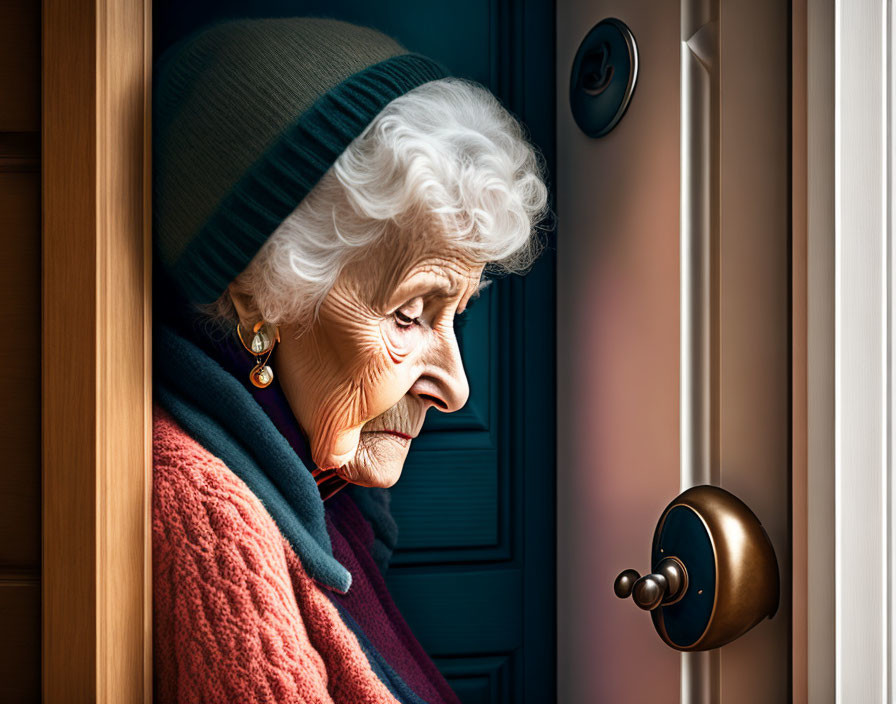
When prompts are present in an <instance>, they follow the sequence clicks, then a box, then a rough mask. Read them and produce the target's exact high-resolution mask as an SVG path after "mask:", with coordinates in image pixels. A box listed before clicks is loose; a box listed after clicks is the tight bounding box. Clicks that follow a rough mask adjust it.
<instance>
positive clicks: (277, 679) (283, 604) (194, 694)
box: [152, 409, 396, 704]
mask: <svg viewBox="0 0 896 704" xmlns="http://www.w3.org/2000/svg"><path fill="white" fill-rule="evenodd" d="M153 420H154V423H153V499H152V533H153V535H152V538H153V599H154V604H153V627H154V632H153V655H154V687H155V698H156V701H159V702H211V703H213V704H219V703H220V704H224V703H240V704H253V703H255V702H258V703H261V702H277V703H278V704H285V703H287V702H289V703H293V702H296V703H298V702H303V703H304V702H345V703H346V704H359V703H361V702H365V703H366V702H371V703H379V702H395V701H396V700H395V698H394V697H393V696H392V694H391V693H390V692H389V690H388V689H387V687H386V686H385V684H383V682H381V681H380V680H379V679H378V678H377V677H376V675H375V674H374V672H373V671H372V669H371V667H370V665H369V662H368V660H367V658H366V656H365V655H364V652H363V651H362V650H361V647H360V645H359V643H358V640H357V638H356V637H355V635H354V634H353V633H352V632H351V631H350V630H349V629H348V627H347V626H346V625H345V624H344V623H343V621H342V620H341V619H340V616H339V613H338V612H337V610H336V608H335V606H334V605H333V604H332V603H331V601H330V600H329V599H328V598H327V596H326V595H325V594H324V593H323V592H322V591H321V587H319V586H318V585H317V584H316V583H315V582H314V581H312V580H311V579H310V578H309V577H308V575H307V574H306V573H305V572H304V570H303V569H302V566H301V564H300V563H299V560H298V557H296V555H295V553H294V551H293V550H292V548H291V546H290V545H289V543H288V542H287V541H286V539H285V538H284V537H283V535H282V534H281V533H280V531H279V530H278V528H277V526H276V524H275V523H274V521H273V519H272V518H271V516H270V514H269V513H268V512H267V511H266V510H265V508H264V507H263V506H262V504H261V502H260V501H259V500H258V498H257V497H256V496H255V494H253V493H252V492H251V491H250V490H249V488H248V487H247V486H246V485H245V483H243V482H242V481H241V480H240V479H239V478H238V477H237V476H236V475H234V474H233V472H232V471H231V470H230V469H228V468H227V466H226V465H224V464H223V463H222V462H221V461H220V460H219V459H218V458H217V457H215V456H214V455H212V454H211V453H209V452H208V451H207V450H205V449H204V448H203V447H202V446H201V445H199V444H198V443H197V442H196V441H194V440H193V439H192V438H190V436H188V435H187V434H186V433H185V432H184V431H183V430H182V429H181V428H180V427H179V426H178V425H177V424H176V423H175V421H174V420H173V419H172V418H171V416H170V415H168V414H167V413H166V412H165V411H163V410H160V409H156V410H155V412H154V419H153Z"/></svg>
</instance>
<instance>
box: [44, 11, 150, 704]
mask: <svg viewBox="0 0 896 704" xmlns="http://www.w3.org/2000/svg"><path fill="white" fill-rule="evenodd" d="M150 17H151V8H150V6H149V2H148V0H105V1H104V0H44V3H43V18H42V27H43V35H42V43H43V123H42V143H43V155H42V157H43V158H42V179H43V367H42V369H43V510H44V514H43V566H44V573H43V689H44V698H45V701H48V702H55V701H96V702H137V701H141V700H143V701H146V702H149V701H151V675H150V667H151V661H152V660H151V657H152V656H151V631H150V627H151V620H150V613H151V612H150V603H149V599H150V594H151V589H150V561H149V542H148V541H149V523H148V517H149V500H150V449H149V447H150V422H151V412H150V393H151V385H150V378H149V369H150V359H149V350H150V319H149V297H150V290H149V287H150V275H149V274H150V272H149V256H148V252H149V248H148V247H149V230H148V224H149V219H148V217H147V210H148V204H149V190H148V189H149V182H150V179H149V173H150V172H149V168H150V167H149V162H148V156H147V155H148V144H149V143H148V123H149V77H150V68H149V67H150V59H151V56H150V49H149V47H150V46H151V43H150V31H151V29H150V22H149V18H150Z"/></svg>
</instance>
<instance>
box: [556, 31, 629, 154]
mask: <svg viewBox="0 0 896 704" xmlns="http://www.w3.org/2000/svg"><path fill="white" fill-rule="evenodd" d="M637 80H638V45H637V43H636V42H635V36H634V35H633V34H632V32H631V30H630V29H629V28H628V27H627V26H626V25H625V23H624V22H621V21H620V20H617V19H614V18H608V19H605V20H602V21H601V22H598V23H597V24H596V25H595V26H594V28H593V29H592V30H591V31H590V32H588V35H587V36H586V37H585V39H583V40H582V43H581V45H580V46H579V50H578V52H576V58H575V60H574V61H573V64H572V75H571V76H570V81H569V105H570V108H571V109H572V115H573V117H574V118H575V121H576V124H577V125H578V126H579V128H580V129H581V130H582V132H584V133H585V134H587V135H588V136H589V137H603V136H604V135H605V134H607V133H608V132H609V131H610V130H612V129H613V128H614V127H615V126H616V124H617V123H618V122H619V120H621V119H622V116H623V114H625V110H626V108H627V107H628V104H629V101H630V100H631V98H632V94H633V93H634V92H635V84H636V82H637Z"/></svg>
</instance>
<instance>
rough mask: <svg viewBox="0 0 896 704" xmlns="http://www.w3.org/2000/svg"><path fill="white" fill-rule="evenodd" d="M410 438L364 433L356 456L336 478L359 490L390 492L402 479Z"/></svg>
mask: <svg viewBox="0 0 896 704" xmlns="http://www.w3.org/2000/svg"><path fill="white" fill-rule="evenodd" d="M410 446H411V440H410V438H404V437H399V436H397V435H393V434H391V433H387V432H382V431H371V432H362V433H361V440H360V442H359V443H358V451H357V452H356V453H355V456H354V457H353V458H352V459H351V461H349V462H348V463H346V464H345V465H343V466H341V467H340V468H339V469H338V470H337V472H336V473H337V474H338V475H339V476H340V477H342V478H343V479H345V480H346V481H349V482H351V483H352V484H358V485H360V486H369V487H381V488H388V487H390V486H393V485H394V484H395V482H397V481H398V478H399V477H400V476H401V471H402V469H404V462H405V459H406V458H407V455H408V450H409V449H410Z"/></svg>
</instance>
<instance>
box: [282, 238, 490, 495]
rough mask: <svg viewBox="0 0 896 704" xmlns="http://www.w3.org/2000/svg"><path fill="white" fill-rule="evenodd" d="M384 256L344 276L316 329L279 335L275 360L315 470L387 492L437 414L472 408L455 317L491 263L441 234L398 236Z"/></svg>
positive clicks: (383, 248) (382, 249)
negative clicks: (429, 415)
mask: <svg viewBox="0 0 896 704" xmlns="http://www.w3.org/2000/svg"><path fill="white" fill-rule="evenodd" d="M375 249H376V251H375V252H373V253H372V254H371V255H370V256H367V257H365V258H364V259H363V260H362V261H359V262H356V263H353V264H351V265H349V266H348V267H346V269H344V270H343V272H342V273H341V274H340V277H339V279H338V280H337V282H336V284H335V285H334V287H333V288H332V289H331V291H330V293H329V294H328V295H327V297H326V299H325V300H324V302H323V304H322V306H321V309H320V316H319V318H318V319H317V320H316V321H315V322H314V323H313V324H312V326H311V327H310V328H307V329H305V330H304V331H300V330H299V328H298V327H294V326H289V325H284V326H281V328H280V339H281V342H280V344H279V345H278V346H277V348H276V350H275V352H274V354H273V357H272V358H271V359H272V364H273V366H274V371H275V374H276V376H277V378H278V379H279V381H280V385H281V387H282V388H283V391H284V392H285V394H286V397H287V399H288V400H289V403H290V405H291V407H292V410H293V413H294V414H295V416H296V418H297V419H298V421H299V424H300V425H301V426H302V429H303V430H304V431H305V433H306V434H307V435H308V438H309V441H310V444H311V453H312V457H313V459H314V462H315V463H316V464H317V466H318V467H320V468H321V469H330V468H333V469H337V474H339V475H340V476H341V477H342V478H343V479H346V480H348V481H350V482H353V483H356V484H361V485H364V486H383V487H387V486H392V485H393V484H394V483H395V482H396V481H397V480H398V477H399V475H400V474H401V470H402V467H403V465H404V461H405V458H406V456H407V453H408V449H409V448H410V445H411V440H412V439H413V438H415V437H416V436H417V434H418V433H419V432H420V428H421V426H422V425H423V419H424V416H425V415H426V411H427V409H429V407H430V406H435V407H436V408H437V409H438V410H440V411H444V412H451V411H455V410H458V409H459V408H461V407H462V406H463V405H464V404H465V403H466V401H467V397H468V395H469V386H468V385H467V378H466V375H465V373H464V370H463V366H462V364H461V359H460V351H459V349H458V345H457V340H456V338H455V335H454V317H455V315H456V314H460V313H462V312H463V310H464V308H465V307H466V305H467V303H468V301H469V300H470V298H471V297H472V296H474V295H475V294H477V293H478V290H479V287H480V277H481V275H482V269H483V262H478V261H474V260H472V259H470V258H469V257H468V256H465V255H464V254H463V253H461V252H460V251H457V250H453V249H450V248H448V247H447V246H446V245H445V244H444V243H441V242H440V238H439V237H438V236H428V237H427V236H417V237H412V236H409V235H401V234H396V235H392V236H391V237H387V238H386V239H385V240H384V241H383V242H381V243H380V245H379V246H378V247H376V248H375ZM300 332H301V334H299V333H300Z"/></svg>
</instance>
